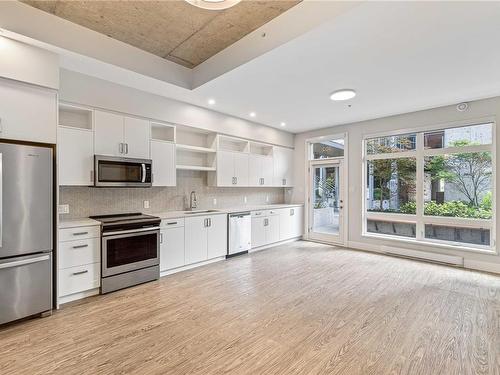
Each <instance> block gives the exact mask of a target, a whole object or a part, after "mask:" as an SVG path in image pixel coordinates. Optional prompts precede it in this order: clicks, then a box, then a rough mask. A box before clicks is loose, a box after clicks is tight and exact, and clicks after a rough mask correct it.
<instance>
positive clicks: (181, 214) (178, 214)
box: [59, 203, 303, 229]
mask: <svg viewBox="0 0 500 375" xmlns="http://www.w3.org/2000/svg"><path fill="white" fill-rule="evenodd" d="M301 206H303V204H301V203H290V204H285V203H281V204H262V205H248V206H238V207H227V208H220V209H211V210H208V211H207V210H202V209H200V210H199V211H197V210H193V211H162V212H155V213H152V214H151V215H154V216H158V217H159V218H161V219H163V220H168V219H178V218H186V217H194V216H205V215H227V214H231V213H234V212H245V211H261V210H277V209H280V208H289V207H301ZM191 212H193V213H191ZM100 224H101V223H100V222H98V221H96V220H93V219H90V218H81V219H72V220H60V221H59V228H60V229H64V228H75V227H85V226H93V225H100Z"/></svg>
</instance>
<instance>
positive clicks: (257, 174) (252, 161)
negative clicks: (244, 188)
mask: <svg viewBox="0 0 500 375" xmlns="http://www.w3.org/2000/svg"><path fill="white" fill-rule="evenodd" d="M261 181H262V156H260V155H249V156H248V186H261Z"/></svg>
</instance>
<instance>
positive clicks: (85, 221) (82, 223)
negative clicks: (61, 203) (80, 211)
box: [59, 217, 101, 229]
mask: <svg viewBox="0 0 500 375" xmlns="http://www.w3.org/2000/svg"><path fill="white" fill-rule="evenodd" d="M94 225H101V223H100V222H98V221H97V220H94V219H89V218H88V217H84V218H81V219H71V220H59V229H66V228H78V227H91V226H94Z"/></svg>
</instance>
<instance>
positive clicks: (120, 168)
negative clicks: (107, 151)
mask: <svg viewBox="0 0 500 375" xmlns="http://www.w3.org/2000/svg"><path fill="white" fill-rule="evenodd" d="M151 170H152V161H151V160H149V159H132V158H121V157H116V156H103V155H95V156H94V173H95V176H94V186H96V187H151V186H152V176H151Z"/></svg>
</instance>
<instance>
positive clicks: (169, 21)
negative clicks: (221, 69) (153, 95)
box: [22, 0, 301, 68]
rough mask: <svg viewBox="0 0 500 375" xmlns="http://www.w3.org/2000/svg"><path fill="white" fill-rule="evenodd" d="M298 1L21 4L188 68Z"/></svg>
mask: <svg viewBox="0 0 500 375" xmlns="http://www.w3.org/2000/svg"><path fill="white" fill-rule="evenodd" d="M300 1H301V0H263V1H253V0H243V1H241V2H240V3H238V4H237V5H235V6H234V7H232V8H229V9H226V10H222V11H212V10H206V9H200V8H197V7H195V6H192V5H190V4H189V3H187V2H186V1H184V0H175V1H68V0H56V1H51V0H49V1H39V0H22V2H24V3H26V4H28V5H31V6H33V7H35V8H38V9H40V10H43V11H45V12H47V13H51V14H54V15H56V16H58V17H61V18H63V19H66V20H68V21H71V22H73V23H76V24H78V25H81V26H84V27H86V28H88V29H91V30H94V31H96V32H99V33H101V34H104V35H107V36H109V37H110V38H113V39H116V40H119V41H121V42H124V43H127V44H130V45H132V46H134V47H137V48H140V49H142V50H144V51H147V52H150V53H152V54H154V55H157V56H160V57H162V58H165V59H167V60H170V61H173V62H175V63H178V64H181V65H184V66H186V67H188V68H193V67H195V66H197V65H199V64H201V63H202V62H203V61H205V60H207V59H208V58H210V57H212V56H213V55H215V54H217V53H218V52H220V51H222V50H223V49H225V48H226V47H228V46H230V45H232V44H233V43H235V42H236V41H238V40H239V39H241V38H242V37H244V36H245V35H247V34H249V33H250V32H252V31H253V30H255V29H257V28H259V27H261V26H262V25H264V24H266V23H268V22H269V21H271V20H272V19H273V18H275V17H277V16H279V15H280V14H282V13H283V12H285V11H287V10H288V9H290V8H291V7H293V6H294V5H296V4H298V3H299V2H300Z"/></svg>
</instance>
